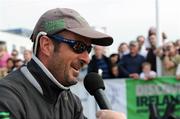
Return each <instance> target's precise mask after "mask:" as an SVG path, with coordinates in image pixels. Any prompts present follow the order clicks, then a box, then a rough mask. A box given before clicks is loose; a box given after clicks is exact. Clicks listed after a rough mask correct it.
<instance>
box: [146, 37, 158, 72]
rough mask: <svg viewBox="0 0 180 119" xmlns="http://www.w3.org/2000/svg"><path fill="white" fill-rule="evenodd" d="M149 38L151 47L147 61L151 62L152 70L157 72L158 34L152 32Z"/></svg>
mask: <svg viewBox="0 0 180 119" xmlns="http://www.w3.org/2000/svg"><path fill="white" fill-rule="evenodd" d="M148 39H149V42H150V45H151V47H150V48H148V53H147V57H146V61H147V62H149V63H150V64H151V66H152V70H153V71H155V72H156V35H155V34H150V35H149V37H148Z"/></svg>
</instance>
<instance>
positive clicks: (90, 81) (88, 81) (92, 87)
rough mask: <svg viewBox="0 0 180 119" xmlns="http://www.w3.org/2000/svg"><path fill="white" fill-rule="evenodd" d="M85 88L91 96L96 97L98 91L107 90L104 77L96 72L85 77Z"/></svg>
mask: <svg viewBox="0 0 180 119" xmlns="http://www.w3.org/2000/svg"><path fill="white" fill-rule="evenodd" d="M84 87H85V88H86V90H87V91H88V92H89V93H90V94H91V95H94V93H95V92H96V91H97V90H98V89H103V90H104V89H105V86H104V82H103V79H102V77H101V76H100V75H99V74H98V73H95V72H91V73H89V74H87V75H86V76H85V78H84Z"/></svg>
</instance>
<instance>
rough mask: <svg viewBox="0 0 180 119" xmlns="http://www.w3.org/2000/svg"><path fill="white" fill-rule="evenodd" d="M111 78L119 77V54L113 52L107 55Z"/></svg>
mask: <svg viewBox="0 0 180 119" xmlns="http://www.w3.org/2000/svg"><path fill="white" fill-rule="evenodd" d="M109 61H110V74H111V78H119V77H120V76H119V69H118V62H119V54H116V53H113V54H111V55H110V56H109Z"/></svg>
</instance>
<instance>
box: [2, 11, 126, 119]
mask: <svg viewBox="0 0 180 119" xmlns="http://www.w3.org/2000/svg"><path fill="white" fill-rule="evenodd" d="M31 40H32V42H33V52H34V55H33V57H32V59H31V61H30V62H28V63H27V65H24V66H22V67H21V68H19V69H17V70H16V71H14V72H12V73H10V74H9V75H8V76H6V77H5V78H4V79H2V80H1V81H0V97H1V98H0V117H1V118H10V119H84V118H85V117H84V115H83V108H82V105H81V102H80V100H79V98H78V97H77V96H76V95H74V94H73V93H72V92H71V91H70V89H69V86H71V85H75V84H76V83H77V82H78V81H77V76H78V74H79V72H80V69H81V68H82V67H83V66H84V65H86V64H88V63H89V62H90V59H89V53H90V51H91V44H97V45H102V46H108V45H111V44H112V42H113V39H112V37H110V36H108V35H106V34H103V33H100V32H97V31H95V30H93V29H92V28H91V27H90V26H89V25H88V23H87V22H86V21H85V19H83V18H82V17H81V16H80V15H79V13H77V12H76V11H74V10H72V9H67V8H56V9H52V10H49V11H47V12H46V13H44V14H43V15H42V16H41V17H40V19H39V21H38V22H37V24H36V26H35V28H34V30H33V33H32V36H31ZM102 111H103V110H102ZM103 112H104V111H103ZM105 113H106V114H107V115H113V114H114V113H117V112H112V111H107V112H106V111H105ZM100 117H101V114H100ZM112 118H114V117H113V116H112ZM116 118H117V117H116ZM101 119H106V118H101ZM109 119H110V118H109ZM118 119H124V118H119V117H118Z"/></svg>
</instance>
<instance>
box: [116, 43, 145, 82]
mask: <svg viewBox="0 0 180 119" xmlns="http://www.w3.org/2000/svg"><path fill="white" fill-rule="evenodd" d="M129 47H130V53H129V54H127V55H124V56H123V57H122V59H121V60H120V62H119V69H120V73H122V75H123V76H124V77H130V78H134V79H138V78H139V74H140V73H141V71H142V70H141V66H142V63H143V62H145V58H144V57H143V56H142V55H140V54H139V44H138V42H137V41H131V42H130V44H129Z"/></svg>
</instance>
